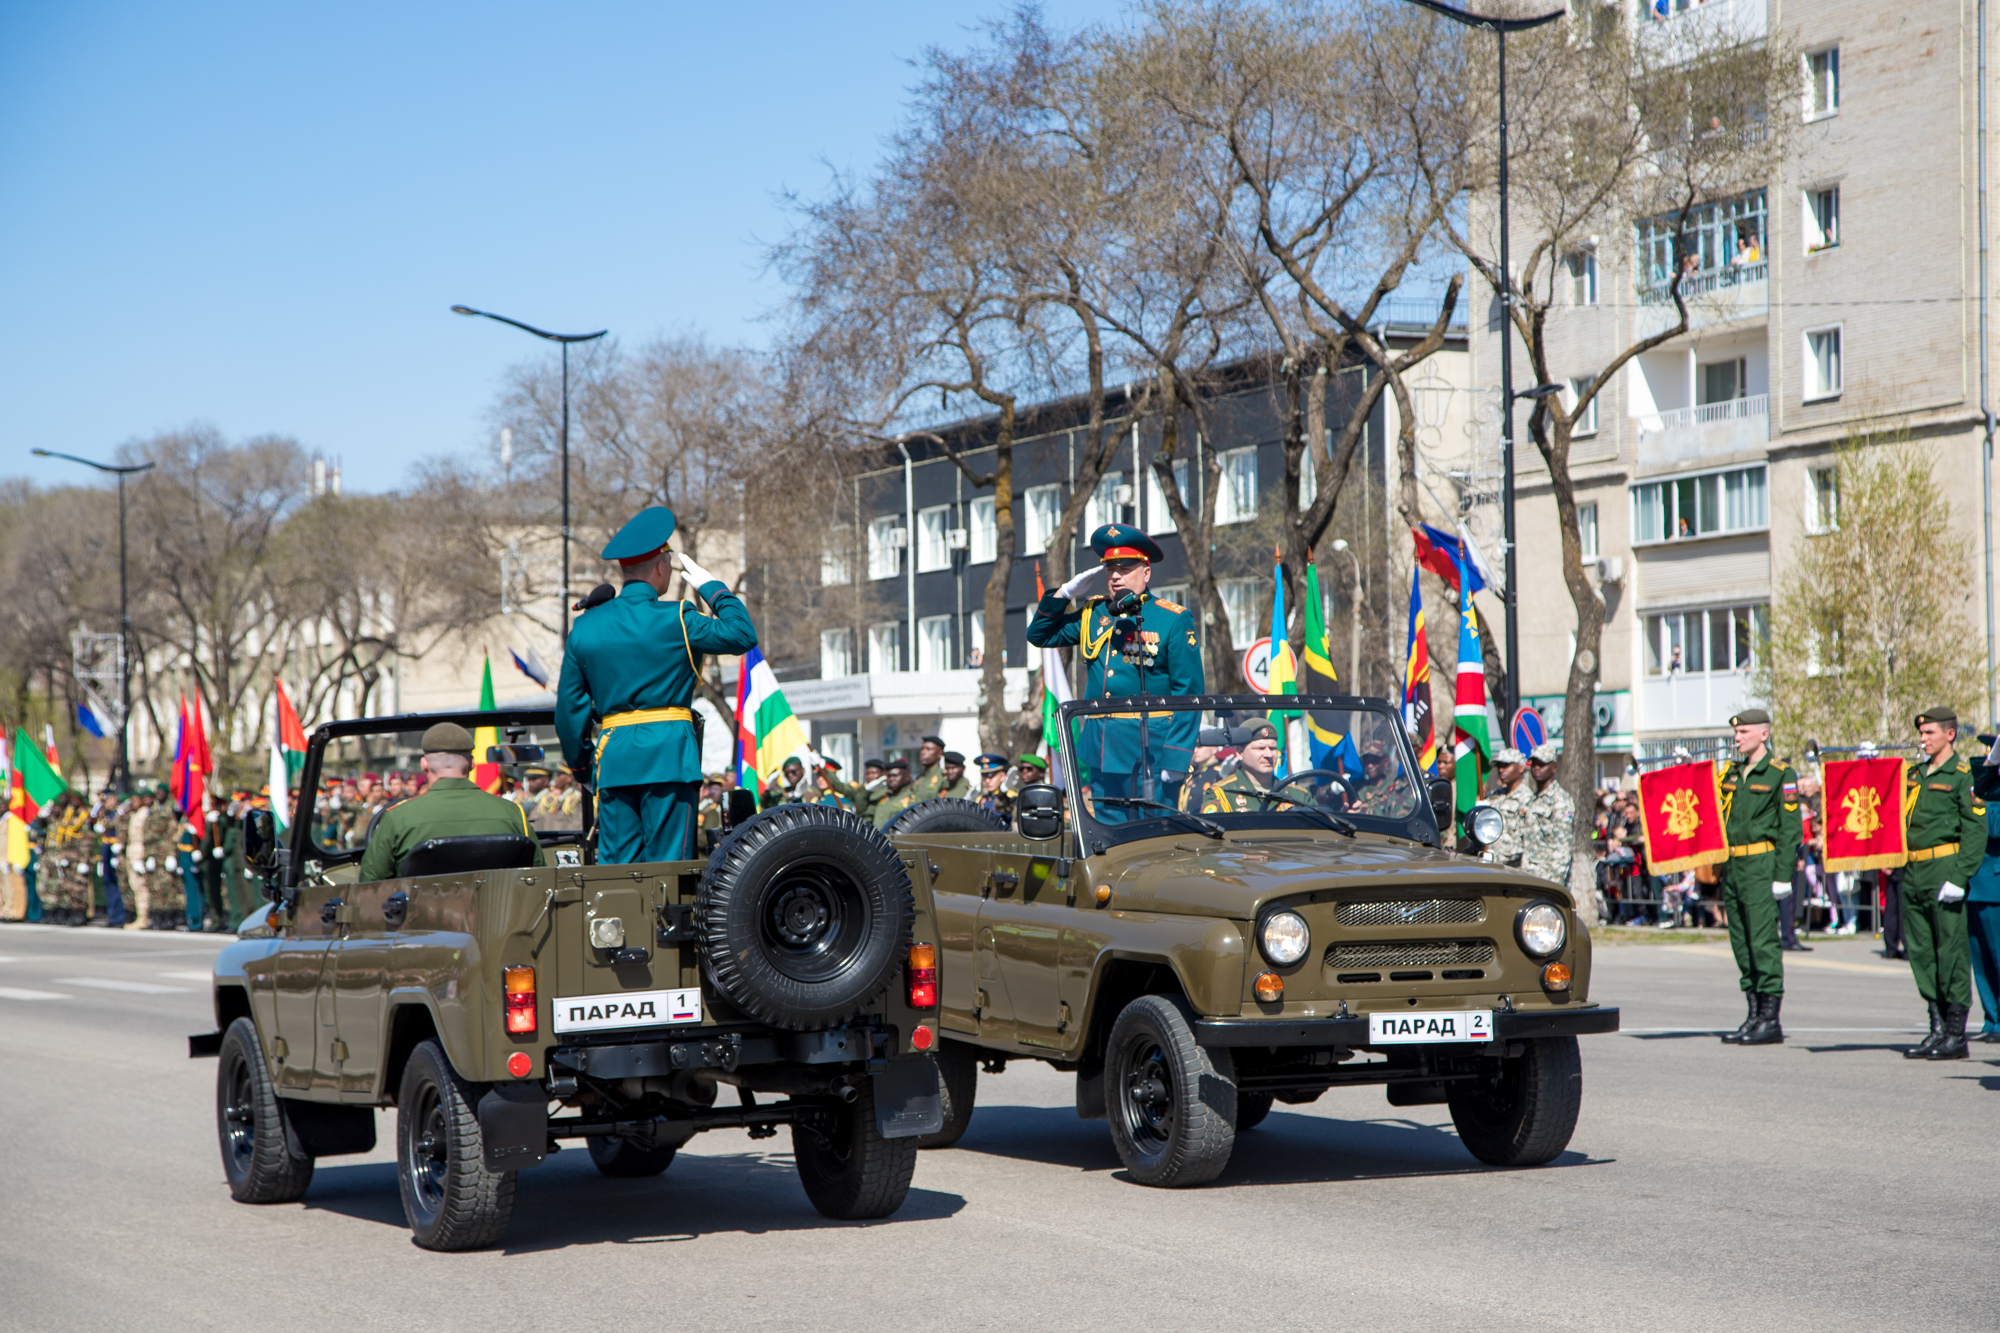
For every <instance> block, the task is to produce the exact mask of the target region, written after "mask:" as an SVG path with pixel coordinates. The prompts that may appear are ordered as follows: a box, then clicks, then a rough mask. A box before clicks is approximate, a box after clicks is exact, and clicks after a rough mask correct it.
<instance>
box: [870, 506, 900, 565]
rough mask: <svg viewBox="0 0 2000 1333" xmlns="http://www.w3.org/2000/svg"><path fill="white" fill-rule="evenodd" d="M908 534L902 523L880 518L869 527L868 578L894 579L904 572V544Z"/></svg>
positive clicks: (892, 519)
mask: <svg viewBox="0 0 2000 1333" xmlns="http://www.w3.org/2000/svg"><path fill="white" fill-rule="evenodd" d="M906 536H907V534H906V533H904V531H903V525H902V523H901V521H899V520H897V519H894V518H878V519H875V520H874V521H873V522H871V523H869V525H868V577H869V578H871V579H893V578H895V577H896V575H898V574H900V573H902V572H903V542H904V540H905V537H906Z"/></svg>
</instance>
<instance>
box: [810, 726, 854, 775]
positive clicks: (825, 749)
mask: <svg viewBox="0 0 2000 1333" xmlns="http://www.w3.org/2000/svg"><path fill="white" fill-rule="evenodd" d="M819 752H820V753H821V754H823V755H825V756H826V757H827V758H828V759H831V760H833V762H834V763H836V764H839V765H840V773H839V777H840V778H841V779H842V780H843V781H848V780H853V779H854V778H856V776H857V775H858V774H859V773H860V771H861V770H860V769H859V768H858V767H857V766H856V765H855V762H854V733H853V732H851V731H829V732H827V733H826V734H825V735H823V736H821V737H820V738H819Z"/></svg>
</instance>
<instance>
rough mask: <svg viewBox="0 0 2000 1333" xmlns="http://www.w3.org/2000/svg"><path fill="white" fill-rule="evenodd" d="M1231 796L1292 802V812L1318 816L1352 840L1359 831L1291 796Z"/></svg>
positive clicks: (1243, 793) (1242, 793)
mask: <svg viewBox="0 0 2000 1333" xmlns="http://www.w3.org/2000/svg"><path fill="white" fill-rule="evenodd" d="M1230 794H1231V795H1233V796H1254V797H1256V798H1257V799H1258V800H1260V801H1287V802H1290V804H1291V808H1292V810H1297V811H1298V812H1300V813H1301V814H1307V815H1316V816H1318V817H1319V818H1320V819H1323V820H1325V821H1326V826H1327V827H1328V828H1330V829H1332V830H1333V831H1334V832H1335V833H1345V834H1346V835H1347V836H1348V837H1350V838H1351V837H1353V836H1354V835H1355V833H1356V832H1357V831H1358V830H1357V829H1356V828H1355V826H1354V825H1353V824H1351V823H1349V822H1348V821H1347V820H1345V819H1342V818H1341V817H1340V816H1339V815H1336V814H1335V813H1333V811H1331V810H1322V809H1320V808H1319V807H1318V806H1316V805H1306V804H1304V803H1302V802H1300V801H1297V800H1293V798H1291V797H1289V796H1280V795H1278V793H1276V792H1271V791H1235V792H1231V793H1230ZM1277 813H1279V814H1281V815H1283V814H1290V813H1291V811H1290V810H1280V811H1278V812H1277Z"/></svg>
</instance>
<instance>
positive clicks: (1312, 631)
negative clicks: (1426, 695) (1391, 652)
mask: <svg viewBox="0 0 2000 1333" xmlns="http://www.w3.org/2000/svg"><path fill="white" fill-rule="evenodd" d="M1325 605H1326V603H1325V601H1324V600H1323V599H1322V598H1321V597H1320V591H1319V566H1317V565H1315V564H1313V562H1312V554H1311V552H1307V554H1306V607H1305V617H1306V650H1305V654H1304V658H1303V660H1302V661H1301V662H1300V664H1299V665H1300V671H1299V693H1301V694H1340V693H1343V691H1342V690H1341V688H1340V678H1339V676H1337V675H1336V674H1335V673H1334V669H1333V639H1332V636H1331V635H1330V634H1328V633H1327V628H1326V611H1325V609H1324V608H1325ZM1350 688H1352V686H1351V685H1350ZM1346 716H1347V715H1346V714H1344V713H1335V712H1328V711H1326V710H1324V709H1321V710H1318V711H1308V712H1307V713H1306V743H1307V746H1308V748H1309V749H1311V751H1312V755H1311V760H1312V766H1313V767H1314V768H1335V769H1337V768H1343V767H1344V768H1346V769H1347V770H1348V771H1349V772H1353V773H1359V772H1360V771H1361V756H1360V755H1359V754H1357V753H1355V749H1354V742H1353V741H1352V740H1350V739H1349V738H1348V737H1347V735H1346V734H1345V733H1344V732H1342V731H1340V730H1339V728H1340V727H1341V726H1342V725H1344V724H1345V720H1346Z"/></svg>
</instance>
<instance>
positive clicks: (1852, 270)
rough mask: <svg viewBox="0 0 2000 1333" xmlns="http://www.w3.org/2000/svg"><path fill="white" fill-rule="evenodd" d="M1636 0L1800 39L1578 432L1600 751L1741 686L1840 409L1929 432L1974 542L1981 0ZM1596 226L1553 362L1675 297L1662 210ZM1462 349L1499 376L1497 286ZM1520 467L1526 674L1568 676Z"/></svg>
mask: <svg viewBox="0 0 2000 1333" xmlns="http://www.w3.org/2000/svg"><path fill="white" fill-rule="evenodd" d="M1638 11H1639V17H1638V22H1639V23H1641V24H1642V25H1644V24H1648V23H1651V24H1673V23H1682V22H1697V21H1699V22H1720V23H1726V24H1728V25H1730V26H1731V27H1733V28H1734V29H1735V30H1736V31H1738V32H1739V33H1740V34H1741V35H1742V36H1744V37H1746V38H1750V39H1762V38H1765V37H1767V35H1769V34H1783V36H1784V38H1785V39H1786V40H1787V41H1788V42H1789V44H1790V45H1792V46H1794V47H1796V49H1797V50H1798V52H1799V68H1798V81H1799V92H1798V99H1797V105H1796V115H1797V117H1798V123H1797V124H1795V125H1793V126H1791V127H1790V129H1791V134H1790V136H1789V142H1788V147H1787V151H1786V154H1785V158H1784V161H1783V163H1782V165H1781V167H1780V169H1779V170H1778V172H1777V174H1776V175H1775V177H1774V178H1772V179H1770V180H1761V181H1744V182H1742V183H1741V185H1740V187H1739V188H1737V189H1736V190H1734V191H1733V192H1731V193H1729V194H1727V195H1724V196H1720V197H1716V198H1714V199H1711V200H1709V201H1708V202H1706V203H1705V204H1704V205H1703V206H1702V208H1701V209H1700V210H1699V212H1698V213H1697V214H1696V216H1695V217H1694V218H1693V219H1692V221H1691V225H1690V227H1689V234H1688V238H1687V239H1688V241H1689V245H1688V246H1687V247H1686V250H1685V252H1684V253H1686V254H1688V255H1690V256H1691V259H1690V260H1686V261H1684V262H1688V263H1690V264H1691V270H1690V272H1689V273H1688V276H1687V280H1686V281H1685V282H1684V284H1683V290H1685V291H1687V292H1688V293H1689V295H1690V297H1691V298H1692V299H1691V302H1690V304H1691V307H1692V310H1691V313H1692V327H1691V329H1690V330H1689V331H1688V332H1687V333H1685V334H1682V335H1680V336H1678V337H1675V338H1673V339H1672V340H1670V341H1668V342H1667V343H1665V344H1663V345H1662V346H1660V347H1658V348H1656V349H1654V350H1652V351H1650V352H1647V353H1645V354H1643V355H1641V356H1639V357H1638V358H1636V359H1635V360H1634V361H1633V362H1632V363H1630V364H1629V365H1628V366H1627V367H1626V369H1625V370H1624V371H1623V372H1622V373H1621V374H1620V375H1619V377H1618V378H1617V380H1616V382H1615V383H1614V384H1613V385H1612V386H1611V388H1610V389H1609V391H1608V392H1607V393H1605V394H1604V395H1602V396H1601V397H1600V399H1599V401H1598V403H1597V409H1596V412H1595V413H1594V414H1593V416H1592V418H1591V419H1590V420H1588V421H1586V422H1585V423H1583V425H1582V428H1581V429H1580V430H1579V431H1578V433H1577V436H1578V438H1577V440H1576V444H1575V449H1574V469H1573V470H1574V476H1575V480H1576V484H1577V496H1578V500H1579V504H1580V527H1581V535H1582V538H1583V544H1584V553H1585V557H1586V559H1594V560H1596V561H1597V562H1598V564H1597V574H1598V578H1599V582H1600V588H1601V590H1602V592H1603V595H1604V599H1605V632H1604V643H1603V668H1602V678H1601V686H1600V691H1601V693H1600V697H1599V703H1598V708H1597V710H1596V711H1597V721H1598V726H1599V734H1598V747H1599V750H1600V751H1601V752H1602V753H1601V756H1600V773H1601V774H1605V775H1610V774H1615V773H1616V772H1617V771H1618V770H1619V769H1620V768H1622V767H1623V762H1622V761H1623V759H1624V757H1625V756H1626V755H1628V754H1630V753H1634V752H1636V753H1638V754H1640V755H1642V756H1652V755H1658V754H1663V753H1667V752H1670V751H1671V749H1672V748H1673V747H1674V746H1676V745H1678V744H1683V743H1688V742H1691V741H1694V742H1699V741H1702V740H1705V739H1708V738H1713V737H1717V736H1720V735H1722V734H1723V733H1724V732H1725V731H1726V725H1725V723H1726V719H1727V718H1728V717H1729V715H1730V714H1731V713H1733V712H1735V711H1737V710H1738V709H1740V708H1741V707H1743V706H1744V705H1746V704H1748V703H1750V702H1752V699H1751V675H1750V671H1751V668H1752V666H1753V665H1754V664H1755V663H1756V662H1757V660H1758V656H1759V654H1760V653H1761V652H1762V651H1763V638H1764V625H1765V618H1766V616H1767V615H1768V612H1769V607H1770V603H1771V597H1772V590H1773V579H1774V574H1779V573H1781V572H1782V570H1783V568H1784V565H1785V561H1786V560H1787V558H1788V556H1789V554H1790V553H1791V552H1793V551H1794V550H1796V548H1797V547H1798V545H1799V543H1801V542H1807V541H1811V540H1813V537H1814V534H1815V533H1818V532H1824V531H1825V530H1827V528H1828V527H1829V526H1830V525H1831V524H1833V523H1834V522H1835V521H1837V516H1838V495H1837V485H1836V483H1835V478H1834V474H1833V472H1832V470H1831V463H1832V454H1833V450H1834V448H1835V447H1836V445H1837V444H1839V443H1840V442H1841V441H1842V440H1844V439H1845V438H1847V437H1848V436H1849V435H1850V434H1851V433H1854V432H1861V433H1864V434H1870V435H1873V434H1879V433H1886V432H1898V431H1907V432H1909V433H1910V434H1911V435H1912V436H1914V437H1916V438H1918V439H1921V440H1923V441H1925V442H1927V444H1928V446H1929V447H1930V448H1932V449H1934V450H1935V456H1936V469H1937V475H1938V476H1939V478H1940V479H1941V480H1942V481H1944V482H1945V489H1946V491H1947V492H1948V494H1949V495H1950V496H1951V497H1952V508H1951V513H1950V515H1949V520H1948V521H1949V522H1950V524H1951V525H1952V526H1953V528H1954V529H1956V530H1957V531H1959V532H1960V533H1962V534H1963V535H1966V536H1968V537H1970V538H1971V539H1972V540H1973V542H1974V548H1973V549H1975V550H1977V549H1978V546H1977V543H1978V540H1979V537H1980V530H1981V497H1980V492H1979V484H1980V458H1979V448H1980V421H1981V418H1980V411H1979V398H1978V393H1979V388H1978V373H1977V360H1976V357H1977V336H1976V335H1977V329H1978V323H1977V320H1978V310H1977V292H1978V288H1977V266H1976V264H1977V217H1978V214H1977V209H1978V198H1977V162H1976V157H1975V143H1976V140H1975V135H1974V126H1975V109H1974V100H1975V96H1976V88H1975V66H1974V45H1973V43H1974V35H1975V34H1974V31H1973V26H1972V25H1973V14H1974V7H1973V6H1972V5H1971V4H1970V3H1960V2H1959V0H1905V2H1904V3H1900V4H1895V5H1887V4H1881V3H1877V2H1875V0H1790V3H1784V4H1781V3H1779V0H1769V2H1768V3H1767V2H1766V0H1706V3H1701V2H1700V0H1640V3H1639V5H1638ZM1591 241H1592V243H1591V244H1588V245H1586V246H1584V247H1582V248H1580V249H1579V250H1578V251H1577V252H1576V253H1574V254H1572V255H1570V256H1568V257H1567V258H1566V261H1565V263H1564V267H1563V268H1562V270H1561V283H1560V291H1559V296H1558V301H1559V303H1560V305H1561V307H1562V308H1561V309H1559V310H1557V311H1556V312H1555V313H1554V314H1553V315H1552V316H1551V319H1550V322H1549V323H1550V330H1551V349H1552V352H1553V354H1554V362H1553V365H1552V370H1553V371H1554V372H1555V373H1554V375H1553V376H1552V378H1555V379H1558V380H1564V381H1568V382H1569V383H1571V384H1575V383H1578V382H1581V381H1584V380H1586V379H1587V378H1588V377H1589V376H1591V375H1593V374H1594V373H1595V372H1596V371H1597V370H1598V369H1599V368H1600V367H1601V366H1603V365H1604V364H1605V363H1606V362H1607V361H1609V359H1610V358H1611V357H1612V356H1613V355H1615V354H1616V352H1617V351H1618V350H1620V349H1622V348H1624V347H1626V346H1629V345H1630V344H1631V343H1632V342H1633V341H1635V340H1637V339H1638V338H1640V337H1643V336H1645V335H1646V334H1647V333H1649V332H1652V331H1656V330H1659V329H1662V328H1666V327H1670V326H1671V325H1672V324H1673V322H1674V320H1675V312H1674V308H1673V306H1672V304H1671V302H1670V300H1669V298H1668V295H1667V286H1668V283H1669V280H1670V278H1671V276H1672V264H1673V255H1674V246H1673V236H1672V226H1671V222H1670V221H1668V220H1663V219H1652V218H1645V217H1634V218H1630V219H1627V220H1626V221H1625V223H1624V225H1622V226H1621V227H1619V228H1617V229H1615V232H1614V233H1613V234H1605V235H1601V236H1597V237H1593V238H1591ZM1517 253H1518V252H1517ZM1516 349H1517V355H1516V359H1515V366H1516V374H1517V376H1518V375H1519V374H1521V373H1522V372H1521V369H1520V368H1521V367H1522V366H1523V365H1524V364H1525V362H1524V361H1523V360H1522V358H1521V356H1520V354H1519V344H1518V342H1517V344H1516ZM1471 354H1472V358H1473V361H1474V367H1473V375H1474V379H1475V382H1476V383H1480V384H1486V385H1490V384H1494V383H1497V381H1498V376H1499V324H1498V320H1497V312H1496V317H1495V318H1494V319H1492V320H1490V321H1487V322H1484V323H1483V324H1482V325H1481V326H1480V327H1479V328H1477V329H1476V330H1475V332H1474V336H1473V338H1472V343H1471ZM1516 387H1517V388H1520V387H1524V385H1523V384H1521V383H1519V382H1517V385H1516ZM1526 416H1527V412H1526V410H1525V406H1524V408H1523V410H1522V412H1521V414H1520V417H1519V425H1517V434H1518V437H1519V438H1520V439H1521V440H1523V441H1524V442H1525V441H1526V440H1527V433H1526V429H1525V422H1526ZM1519 466H1520V478H1521V480H1520V503H1519V507H1518V515H1519V518H1518V526H1519V532H1520V538H1519V540H1520V547H1519V561H1520V567H1521V571H1522V577H1521V607H1520V615H1521V656H1522V667H1521V676H1522V690H1523V694H1524V695H1526V696H1529V697H1530V698H1534V697H1535V696H1541V697H1542V698H1543V699H1544V700H1559V699H1560V694H1561V690H1562V689H1563V685H1564V682H1565V679H1566V677H1567V674H1568V668H1569V662H1570V656H1571V652H1572V647H1573V644H1574V626H1575V617H1574V613H1573V611H1572V608H1571V605H1570V602H1569V598H1568V595H1567V592H1566V590H1565V588H1564V587H1563V585H1562V583H1561V581H1560V579H1559V578H1558V577H1555V575H1556V574H1557V572H1558V570H1559V568H1560V565H1559V561H1560V548H1559V544H1558V543H1559V533H1558V530H1557V525H1556V521H1555V507H1554V502H1553V499H1552V497H1551V495H1550V492H1549V487H1548V483H1547V478H1546V474H1545V473H1543V472H1541V471H1540V461H1539V459H1538V458H1537V456H1536V453H1535V450H1534V448H1533V446H1532V444H1526V443H1524V445H1523V446H1522V448H1521V451H1520V456H1519ZM1977 619H1978V617H1977V616H1975V620H1977ZM1559 711H1560V710H1559V707H1558V709H1557V712H1558V713H1559ZM1780 725H1781V726H1782V720H1780ZM1796 740H1797V738H1795V739H1794V742H1793V743H1796Z"/></svg>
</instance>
